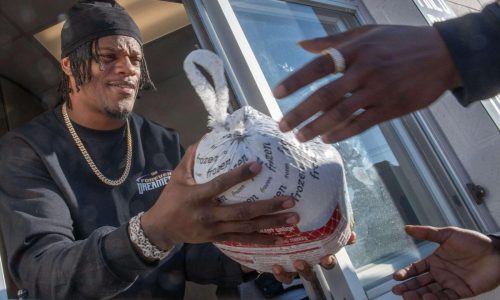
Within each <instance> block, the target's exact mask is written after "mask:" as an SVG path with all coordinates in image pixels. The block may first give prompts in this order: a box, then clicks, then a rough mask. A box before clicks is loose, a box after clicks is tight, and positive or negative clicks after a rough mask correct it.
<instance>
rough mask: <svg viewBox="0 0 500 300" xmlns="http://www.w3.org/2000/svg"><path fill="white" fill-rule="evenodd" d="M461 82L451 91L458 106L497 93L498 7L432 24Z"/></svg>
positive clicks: (499, 63)
mask: <svg viewBox="0 0 500 300" xmlns="http://www.w3.org/2000/svg"><path fill="white" fill-rule="evenodd" d="M434 27H435V28H436V29H437V30H438V31H439V33H440V35H441V37H442V38H443V40H444V42H445V43H446V45H447V47H448V50H449V51H450V54H451V56H452V59H453V61H454V63H455V66H456V67H457V70H458V72H459V73H460V76H461V78H462V81H463V86H462V87H460V88H457V89H455V90H453V93H454V95H455V96H456V97H457V99H458V100H459V101H460V103H461V104H462V105H468V104H470V103H471V102H473V101H477V100H484V99H487V98H490V97H494V96H495V95H497V94H498V93H500V5H499V4H498V3H493V4H490V5H488V6H487V7H485V9H484V10H483V11H482V12H481V13H474V14H469V15H465V16H463V17H459V18H456V19H452V20H448V21H444V22H439V23H435V24H434Z"/></svg>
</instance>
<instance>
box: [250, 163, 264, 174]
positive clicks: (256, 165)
mask: <svg viewBox="0 0 500 300" xmlns="http://www.w3.org/2000/svg"><path fill="white" fill-rule="evenodd" d="M261 168H262V166H261V165H260V164H259V163H258V162H254V163H252V164H251V165H250V168H249V169H250V172H252V173H254V174H255V173H258V172H259V171H260V169H261Z"/></svg>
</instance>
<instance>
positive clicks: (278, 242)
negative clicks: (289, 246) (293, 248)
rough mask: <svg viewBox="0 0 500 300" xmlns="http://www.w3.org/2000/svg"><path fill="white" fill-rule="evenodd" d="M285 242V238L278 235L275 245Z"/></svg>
mask: <svg viewBox="0 0 500 300" xmlns="http://www.w3.org/2000/svg"><path fill="white" fill-rule="evenodd" d="M284 243H285V239H284V238H282V237H278V238H276V240H275V241H274V244H275V245H283V244H284Z"/></svg>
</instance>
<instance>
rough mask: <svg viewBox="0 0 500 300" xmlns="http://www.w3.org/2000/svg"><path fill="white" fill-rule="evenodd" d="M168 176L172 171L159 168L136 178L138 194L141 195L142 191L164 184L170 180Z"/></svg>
mask: <svg viewBox="0 0 500 300" xmlns="http://www.w3.org/2000/svg"><path fill="white" fill-rule="evenodd" d="M170 176H172V171H169V170H159V171H154V172H151V173H149V174H147V175H143V176H141V177H139V178H137V179H136V182H137V189H138V191H139V194H140V195H142V194H144V192H147V191H151V190H155V189H157V188H161V187H163V186H165V185H166V184H167V183H168V182H169V181H170Z"/></svg>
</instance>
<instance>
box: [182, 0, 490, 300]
mask: <svg viewBox="0 0 500 300" xmlns="http://www.w3.org/2000/svg"><path fill="white" fill-rule="evenodd" d="M184 4H185V5H186V7H187V8H188V12H189V14H190V17H191V20H192V23H193V26H194V27H195V29H196V32H197V34H198V37H199V39H200V40H201V41H202V42H203V43H202V44H203V47H205V48H210V49H212V50H214V51H216V52H217V53H218V54H219V55H220V56H221V57H222V59H223V60H224V63H225V67H226V71H227V75H228V78H229V81H230V84H231V86H232V89H233V91H234V92H235V94H236V98H237V100H238V102H239V104H240V105H251V106H253V107H254V108H256V109H258V110H260V111H262V112H264V113H266V114H268V115H270V116H272V117H273V118H274V119H276V120H278V119H280V118H281V116H282V114H283V113H284V112H286V111H288V110H290V109H291V108H293V107H294V106H295V105H297V104H298V103H299V102H300V101H301V100H302V99H304V98H305V97H306V96H307V95H308V94H310V93H311V92H313V91H314V90H316V89H317V88H318V87H319V86H321V85H323V84H325V83H326V82H328V81H330V80H335V79H336V78H337V77H336V76H339V75H336V76H333V75H332V76H330V77H329V78H326V79H323V80H319V81H317V82H314V83H313V84H311V85H310V86H308V87H306V88H304V89H302V90H300V91H298V92H297V93H296V94H294V95H292V96H289V97H288V98H286V99H284V100H280V101H279V102H278V101H276V100H275V99H274V97H273V96H272V93H271V89H272V87H274V86H275V85H276V84H277V83H278V82H279V81H281V80H282V79H284V78H285V77H286V76H287V75H289V74H290V73H291V72H293V71H294V70H296V69H297V68H298V67H300V66H301V65H303V64H305V63H306V62H308V61H309V60H311V59H312V58H314V56H315V55H314V54H311V53H308V52H306V51H304V50H303V49H301V48H300V47H299V46H297V42H298V41H300V40H302V39H307V38H314V37H320V36H325V35H328V34H334V33H338V32H342V31H345V30H348V29H350V28H354V27H356V26H360V25H361V24H366V23H371V22H372V21H373V20H372V19H371V17H370V15H369V14H368V12H367V10H366V8H365V7H364V6H363V4H362V3H361V2H360V1H355V0H351V1H348V0H345V1H340V0H338V1H337V0H336V1H325V0H316V1H312V0H309V1H305V0H304V1H299V0H294V1H281V0H254V1H243V0H186V1H184ZM421 118H422V117H421V116H420V115H410V116H408V117H405V118H403V119H398V120H394V121H391V122H387V123H385V124H382V125H380V126H375V127H373V128H371V129H369V130H367V131H366V132H364V133H362V134H360V135H358V136H355V137H353V138H351V139H348V140H346V141H343V142H340V143H336V144H333V145H332V147H335V148H337V150H338V151H339V152H340V153H341V155H342V157H343V160H344V164H345V167H346V177H347V183H348V192H349V196H350V199H351V202H352V206H353V210H354V215H355V219H356V226H355V231H356V232H357V235H358V241H357V243H356V244H355V245H352V246H348V247H346V248H345V250H341V251H340V252H339V253H337V254H336V256H337V260H338V262H339V265H338V266H337V267H336V268H334V269H333V270H330V271H323V270H321V269H320V268H319V267H316V271H317V275H318V279H319V281H320V283H321V287H322V292H323V294H324V297H325V298H327V299H393V298H397V297H395V296H394V295H393V294H392V293H391V292H390V289H391V287H392V286H393V285H394V282H393V281H392V279H391V275H392V273H393V272H394V271H395V270H397V269H399V268H401V267H403V266H405V265H407V264H409V263H410V262H413V261H415V260H417V259H419V258H421V257H423V256H426V255H427V254H429V253H430V252H431V251H432V250H433V249H434V248H435V247H436V245H434V244H432V243H427V242H422V241H415V240H412V239H411V238H409V237H407V236H406V234H405V233H404V231H403V226H404V224H426V225H434V226H446V225H456V226H461V227H468V228H473V229H478V228H480V227H481V224H480V223H481V222H480V220H478V218H477V217H476V216H475V215H474V214H472V213H471V212H470V211H469V209H467V207H468V206H469V202H470V201H471V199H469V198H468V197H467V195H464V194H462V193H459V192H458V191H457V190H456V188H455V187H454V186H455V185H454V183H453V181H452V178H450V176H449V174H448V173H447V171H446V169H445V168H443V167H442V165H441V161H440V157H439V156H438V155H437V154H436V153H435V152H433V150H432V149H433V148H432V141H431V140H429V139H428V137H427V132H426V129H425V128H423V126H421V122H420V121H421ZM321 297H322V296H320V298H321Z"/></svg>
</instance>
